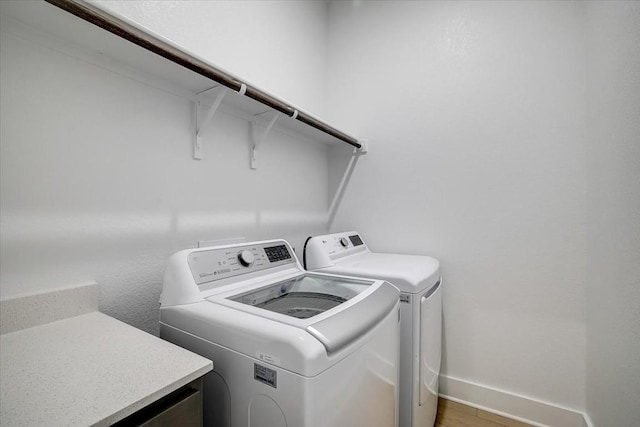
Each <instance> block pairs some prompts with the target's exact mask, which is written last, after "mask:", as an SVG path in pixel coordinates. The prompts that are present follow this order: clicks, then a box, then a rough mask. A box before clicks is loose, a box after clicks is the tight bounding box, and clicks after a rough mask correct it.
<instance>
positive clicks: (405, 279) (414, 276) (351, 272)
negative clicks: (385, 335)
mask: <svg viewBox="0 0 640 427" xmlns="http://www.w3.org/2000/svg"><path fill="white" fill-rule="evenodd" d="M303 256H304V260H305V268H306V269H308V270H309V271H318V272H324V273H331V274H340V275H346V276H358V277H368V278H375V279H382V280H387V281H389V282H390V283H391V284H393V285H395V286H396V287H397V288H398V289H399V290H400V301H401V303H400V317H401V321H400V426H401V427H409V426H410V427H425V426H432V425H433V424H434V422H435V418H436V412H437V409H438V376H439V374H440V358H441V337H442V292H441V289H442V279H441V277H440V263H439V262H438V260H436V259H434V258H431V257H428V256H417V255H398V254H385V253H374V252H371V251H370V250H369V248H368V247H367V245H366V244H365V243H364V241H363V240H362V237H361V236H360V235H359V234H358V233H357V232H354V231H352V232H346V233H336V234H328V235H324V236H316V237H312V238H310V239H308V240H307V243H306V245H305V248H304V254H303Z"/></svg>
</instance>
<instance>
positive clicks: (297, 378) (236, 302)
mask: <svg viewBox="0 0 640 427" xmlns="http://www.w3.org/2000/svg"><path fill="white" fill-rule="evenodd" d="M246 251H248V252H246ZM274 251H275V252H274ZM243 253H244V255H242V254H243ZM239 261H242V262H239ZM249 261H251V263H250V265H248V266H244V265H243V262H244V263H249ZM292 286H296V292H294V291H293V288H292ZM294 294H295V295H316V296H317V295H320V296H321V297H319V298H318V301H320V303H321V304H324V303H325V300H326V301H328V303H329V304H338V305H336V306H333V308H328V309H326V310H325V309H322V308H320V309H315V308H313V309H312V308H309V309H308V310H316V311H317V314H315V315H313V316H312V317H308V318H298V317H292V316H293V315H288V314H284V313H298V314H299V313H301V312H305V308H304V307H303V305H304V304H300V303H299V301H301V300H304V298H301V297H296V296H293V295H294ZM288 297H291V298H289V299H287V298H288ZM325 297H326V298H325ZM342 297H344V298H342ZM336 298H338V299H339V298H342V299H344V301H343V302H339V303H335V302H333V301H334V299H336ZM398 298H399V293H398V291H397V289H396V288H394V287H393V286H391V285H390V284H388V283H386V282H384V281H380V280H369V279H356V280H354V279H352V278H341V277H338V276H332V275H327V274H309V273H306V272H305V271H304V270H303V269H302V267H301V266H300V264H299V263H298V261H297V259H296V258H295V255H294V252H293V250H292V249H291V247H290V245H289V244H288V243H287V242H285V241H284V240H274V241H265V242H255V243H247V244H242V245H230V246H224V247H215V248H201V249H192V250H186V251H181V252H178V253H177V254H175V255H173V256H172V257H171V259H170V260H169V265H168V267H167V270H166V272H165V279H164V286H163V292H162V296H161V308H160V336H161V337H162V338H164V339H166V340H168V341H171V342H173V343H176V344H178V345H180V346H182V347H185V348H187V349H189V350H192V351H194V352H196V353H199V354H201V355H203V356H205V357H208V358H210V359H211V360H213V364H214V370H213V372H211V373H209V374H207V375H206V376H205V379H204V390H203V406H204V418H205V425H210V426H216V427H217V426H221V427H222V426H225V427H229V426H233V427H239V426H253V427H285V426H289V427H343V426H363V427H364V426H379V427H390V426H397V425H398V393H399V387H398V376H399V354H398V349H399V302H398ZM311 299H313V298H311ZM283 301H284V303H286V304H293V305H287V306H286V310H285V311H283V309H281V308H278V309H277V310H281V311H271V310H276V309H274V308H273V307H276V306H277V304H281V303H283ZM287 301H294V302H287ZM314 301H315V300H314ZM265 307H270V308H265ZM309 307H311V305H309ZM309 312H310V311H309ZM305 313H307V312H305ZM307 314H308V313H307ZM307 314H305V316H306V315H307Z"/></svg>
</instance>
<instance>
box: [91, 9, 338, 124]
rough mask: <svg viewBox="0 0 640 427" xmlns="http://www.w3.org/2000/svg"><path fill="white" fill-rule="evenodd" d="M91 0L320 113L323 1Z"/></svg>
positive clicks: (322, 109)
mask: <svg viewBox="0 0 640 427" xmlns="http://www.w3.org/2000/svg"><path fill="white" fill-rule="evenodd" d="M94 2H95V3H96V4H98V5H100V6H101V7H103V8H105V9H107V10H110V11H112V12H116V13H119V14H122V15H124V16H126V17H127V18H129V19H132V20H134V21H136V22H138V23H139V24H141V25H143V26H145V27H147V28H148V29H150V30H151V31H154V32H156V33H158V34H161V35H163V36H164V37H167V38H169V39H170V40H172V41H173V42H175V43H177V44H179V45H181V46H183V47H185V48H187V49H188V50H189V51H191V52H193V53H195V54H196V55H199V56H201V57H203V58H206V59H207V60H209V61H210V62H212V63H214V64H215V65H217V66H219V67H221V68H223V69H225V70H228V71H229V72H231V73H233V74H235V75H236V76H238V77H241V78H243V79H246V80H248V81H249V82H251V83H252V84H254V85H257V86H258V87H260V88H262V89H264V90H266V91H268V92H270V93H272V94H274V95H276V96H278V97H280V98H283V99H285V100H287V102H289V103H293V104H295V105H297V106H299V107H301V109H304V110H307V111H309V112H311V113H313V114H314V115H316V116H318V117H324V115H325V93H326V91H325V73H326V66H325V62H326V17H327V3H325V2H324V1H302V2H298V1H286V0H284V1H283V0H269V1H261V0H253V1H247V0H244V1H193V0H187V1H183V0H163V1H156V0H151V1H105V0H96V1H94Z"/></svg>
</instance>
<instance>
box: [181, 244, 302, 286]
mask: <svg viewBox="0 0 640 427" xmlns="http://www.w3.org/2000/svg"><path fill="white" fill-rule="evenodd" d="M295 262H296V259H295V256H294V255H293V250H292V249H291V247H290V246H289V245H288V244H286V242H284V241H281V242H269V243H262V244H249V245H238V246H234V247H224V248H211V249H210V250H203V251H197V252H192V253H191V254H189V256H188V263H189V268H190V269H191V274H192V275H193V280H194V281H195V282H196V284H198V285H201V284H203V283H208V282H212V281H214V280H222V279H226V278H229V277H233V276H237V275H240V274H245V273H250V272H254V271H260V270H266V269H268V268H273V267H278V266H281V265H285V264H290V263H295Z"/></svg>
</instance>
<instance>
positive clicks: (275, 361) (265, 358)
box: [257, 351, 280, 366]
mask: <svg viewBox="0 0 640 427" xmlns="http://www.w3.org/2000/svg"><path fill="white" fill-rule="evenodd" d="M257 356H258V359H260V361H261V362H266V363H270V364H272V365H277V366H280V358H279V357H275V356H272V355H270V354H267V353H263V352H261V351H259V352H258V353H257Z"/></svg>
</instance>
